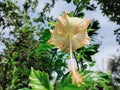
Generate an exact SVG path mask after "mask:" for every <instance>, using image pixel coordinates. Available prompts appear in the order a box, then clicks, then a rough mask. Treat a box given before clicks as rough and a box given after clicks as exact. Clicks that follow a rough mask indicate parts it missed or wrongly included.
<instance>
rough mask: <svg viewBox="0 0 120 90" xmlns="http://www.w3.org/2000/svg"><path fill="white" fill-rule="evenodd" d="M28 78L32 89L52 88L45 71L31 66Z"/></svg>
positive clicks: (48, 89)
mask: <svg viewBox="0 0 120 90" xmlns="http://www.w3.org/2000/svg"><path fill="white" fill-rule="evenodd" d="M29 79H30V83H29V85H30V86H31V87H32V90H53V87H52V85H51V84H50V82H49V79H48V75H47V74H46V73H45V72H41V71H39V70H34V69H33V68H31V73H30V76H29Z"/></svg>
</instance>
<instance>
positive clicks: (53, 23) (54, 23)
mask: <svg viewBox="0 0 120 90" xmlns="http://www.w3.org/2000/svg"><path fill="white" fill-rule="evenodd" d="M48 24H50V25H52V26H55V25H56V22H48Z"/></svg>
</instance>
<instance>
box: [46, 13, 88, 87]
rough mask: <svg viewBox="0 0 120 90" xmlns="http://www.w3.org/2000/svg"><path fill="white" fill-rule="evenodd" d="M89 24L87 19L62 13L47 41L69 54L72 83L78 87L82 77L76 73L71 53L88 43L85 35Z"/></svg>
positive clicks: (75, 65)
mask: <svg viewBox="0 0 120 90" xmlns="http://www.w3.org/2000/svg"><path fill="white" fill-rule="evenodd" d="M89 23H90V20H89V19H81V18H77V17H69V16H68V15H67V13H66V12H64V13H63V15H62V16H59V17H58V22H57V23H56V26H55V28H54V30H51V38H50V39H49V40H48V44H53V45H55V46H56V47H57V48H60V49H61V50H63V51H69V52H70V63H68V67H69V70H70V74H71V79H72V83H73V84H77V85H78V86H79V85H80V84H81V83H82V82H83V77H82V76H81V75H80V74H79V72H78V71H77V64H76V61H75V59H74V57H73V56H72V52H73V51H75V50H76V49H78V48H80V47H82V46H85V45H86V44H88V43H89V42H90V38H89V37H88V34H87V27H88V26H89Z"/></svg>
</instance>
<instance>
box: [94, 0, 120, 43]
mask: <svg viewBox="0 0 120 90" xmlns="http://www.w3.org/2000/svg"><path fill="white" fill-rule="evenodd" d="M96 1H98V4H99V5H100V9H101V10H102V13H103V15H106V16H107V17H109V20H110V21H113V22H115V23H117V24H118V25H120V0H96ZM114 32H115V35H116V41H117V42H118V43H119V44H120V29H119V28H118V29H116V30H114Z"/></svg>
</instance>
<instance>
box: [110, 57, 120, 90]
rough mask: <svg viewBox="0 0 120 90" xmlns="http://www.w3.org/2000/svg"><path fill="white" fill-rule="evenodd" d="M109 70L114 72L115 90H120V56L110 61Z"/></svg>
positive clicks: (113, 82)
mask: <svg viewBox="0 0 120 90" xmlns="http://www.w3.org/2000/svg"><path fill="white" fill-rule="evenodd" d="M108 69H109V70H110V71H111V72H112V80H111V81H112V84H113V85H114V90H119V89H120V74H119V73H120V56H114V57H113V58H111V59H109V64H108Z"/></svg>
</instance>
